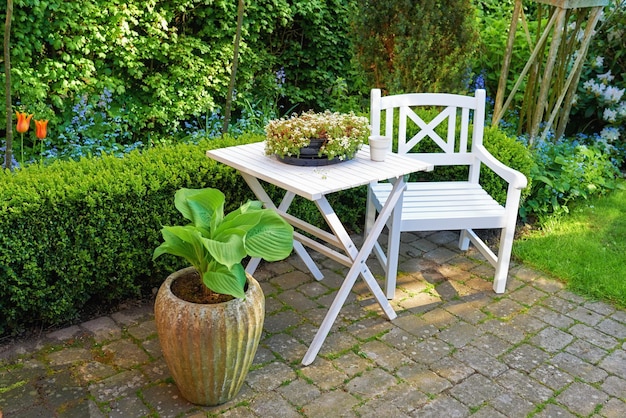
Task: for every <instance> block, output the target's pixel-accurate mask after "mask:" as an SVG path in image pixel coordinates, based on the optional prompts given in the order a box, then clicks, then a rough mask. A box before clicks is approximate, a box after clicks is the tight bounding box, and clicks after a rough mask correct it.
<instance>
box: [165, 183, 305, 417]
mask: <svg viewBox="0 0 626 418" xmlns="http://www.w3.org/2000/svg"><path fill="white" fill-rule="evenodd" d="M174 203H175V206H176V208H177V209H178V210H179V211H180V212H181V213H182V215H183V216H184V217H185V218H186V219H187V220H189V221H190V222H189V223H187V224H186V225H181V226H164V227H163V228H162V230H161V233H162V235H163V240H164V242H163V243H162V244H161V245H160V246H159V247H157V248H156V249H155V250H154V255H153V258H157V257H159V256H161V255H162V254H172V255H175V256H180V257H183V258H185V259H186V260H187V261H188V262H189V263H190V264H191V266H192V267H188V268H185V269H182V270H179V271H177V272H175V273H173V274H171V275H170V276H169V277H168V278H167V279H166V280H165V281H164V283H163V284H162V285H161V287H160V288H159V291H158V293H157V297H156V300H155V307H154V311H155V322H156V327H157V333H158V336H159V342H160V344H161V349H162V351H163V357H164V358H165V362H166V364H167V366H168V368H169V370H170V373H171V374H172V377H173V379H174V381H175V382H176V385H177V386H178V388H179V390H180V392H181V394H182V395H183V397H185V398H186V399H187V400H188V401H190V402H192V403H195V404H199V405H218V404H221V403H224V402H227V401H228V400H230V399H232V398H233V397H234V396H235V395H237V393H238V392H239V390H240V389H241V386H242V385H243V382H244V379H245V377H246V375H247V373H248V370H249V368H250V365H251V364H252V360H253V359H254V355H255V353H256V349H257V347H258V344H259V340H260V338H261V332H262V329H263V321H264V317H265V299H264V296H263V292H262V290H261V287H260V286H259V283H258V282H257V281H256V280H255V279H254V278H253V277H252V276H250V275H247V274H246V272H245V270H244V268H243V265H242V263H241V262H242V260H243V259H244V258H245V257H246V256H250V257H260V258H263V259H264V260H267V261H276V260H281V259H283V258H286V257H287V256H288V255H289V254H290V253H291V250H292V248H293V228H292V227H291V225H289V224H288V223H287V222H286V221H285V220H284V219H283V218H281V217H280V216H279V215H278V214H277V213H276V212H274V211H273V210H271V209H264V208H263V207H262V204H261V202H258V201H249V202H247V203H245V204H244V205H242V206H241V207H240V208H238V209H237V210H235V211H232V212H230V213H229V214H227V215H224V203H225V197H224V194H223V193H222V192H221V191H219V190H216V189H211V188H206V189H180V190H178V191H177V192H176V194H175V198H174Z"/></svg>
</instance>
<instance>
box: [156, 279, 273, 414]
mask: <svg viewBox="0 0 626 418" xmlns="http://www.w3.org/2000/svg"><path fill="white" fill-rule="evenodd" d="M187 274H197V272H196V270H195V269H194V268H193V267H189V268H186V269H183V270H179V271H177V272H175V273H173V274H171V275H170V276H168V278H167V279H166V280H165V281H164V282H163V284H162V285H161V288H160V289H159V292H158V293H157V297H156V301H155V306H154V311H155V321H156V327H157V333H158V335H159V341H160V343H161V349H162V351H163V357H164V358H165V362H166V363H167V367H168V368H169V370H170V373H171V374H172V378H173V379H174V381H175V382H176V386H178V389H179V390H180V392H181V394H182V395H183V397H184V398H185V399H187V400H188V401H189V402H191V403H194V404H198V405H218V404H221V403H224V402H227V401H229V400H231V399H232V398H234V397H235V396H236V395H237V393H238V392H239V390H240V389H241V386H242V385H243V382H244V380H245V378H246V375H247V374H248V370H249V369H250V365H251V364H252V361H253V360H254V355H255V354H256V350H257V347H258V345H259V340H260V338H261V332H262V331H263V321H264V318H265V298H264V296H263V291H262V290H261V286H260V285H259V283H258V282H257V281H256V280H255V279H254V278H253V277H252V276H250V275H248V289H247V291H246V299H245V300H241V299H233V300H231V301H229V302H224V303H218V304H213V305H211V304H196V303H190V302H187V301H184V300H182V299H180V298H178V297H177V296H175V295H174V294H173V293H172V291H171V289H170V287H171V285H172V283H173V282H174V281H175V280H176V279H177V278H179V277H181V276H184V275H187Z"/></svg>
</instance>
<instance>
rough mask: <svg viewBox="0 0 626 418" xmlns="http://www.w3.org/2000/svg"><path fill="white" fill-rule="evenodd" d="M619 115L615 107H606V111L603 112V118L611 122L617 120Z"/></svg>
mask: <svg viewBox="0 0 626 418" xmlns="http://www.w3.org/2000/svg"><path fill="white" fill-rule="evenodd" d="M616 117H617V112H616V111H615V110H613V109H604V113H602V119H604V120H605V121H607V122H609V123H613V122H615V120H616Z"/></svg>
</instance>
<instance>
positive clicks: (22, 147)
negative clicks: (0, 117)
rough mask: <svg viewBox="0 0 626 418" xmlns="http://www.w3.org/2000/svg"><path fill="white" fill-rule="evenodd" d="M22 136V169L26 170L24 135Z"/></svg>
mask: <svg viewBox="0 0 626 418" xmlns="http://www.w3.org/2000/svg"><path fill="white" fill-rule="evenodd" d="M21 135H22V141H21V144H22V146H21V147H20V151H21V152H22V168H24V134H21Z"/></svg>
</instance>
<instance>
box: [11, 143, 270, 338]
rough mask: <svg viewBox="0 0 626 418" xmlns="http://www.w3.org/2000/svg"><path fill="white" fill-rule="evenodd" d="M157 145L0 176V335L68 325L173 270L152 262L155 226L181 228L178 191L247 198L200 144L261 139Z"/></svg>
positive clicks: (169, 262)
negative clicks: (176, 199)
mask: <svg viewBox="0 0 626 418" xmlns="http://www.w3.org/2000/svg"><path fill="white" fill-rule="evenodd" d="M262 139H263V138H262V137H259V136H247V137H241V138H238V139H237V141H236V142H235V140H234V139H220V140H213V141H210V142H202V143H200V144H198V145H188V144H181V145H176V146H170V147H164V146H159V147H155V148H151V149H148V150H145V151H143V152H141V153H140V152H132V153H130V154H128V155H126V156H125V157H124V158H115V157H112V156H106V157H103V158H97V159H83V160H81V161H78V162H70V161H57V162H55V163H53V164H52V165H50V166H46V167H42V166H37V165H34V166H30V167H28V168H26V169H24V170H21V171H19V172H13V173H12V172H9V171H8V170H6V171H2V172H0V176H1V177H2V180H0V281H1V283H2V284H1V285H0V312H2V315H0V334H3V333H6V332H13V333H15V332H19V331H20V329H22V328H23V327H25V326H30V325H34V324H45V325H54V324H60V323H66V322H68V321H71V320H72V319H73V318H75V317H76V315H77V314H78V313H79V311H80V310H81V309H83V308H84V307H85V305H86V304H102V303H109V302H114V301H119V300H121V299H123V298H128V297H136V296H137V295H138V294H139V293H140V291H141V290H142V289H145V288H147V289H149V288H151V287H153V286H156V285H159V284H160V282H161V281H162V280H163V278H164V277H166V276H167V274H168V272H170V271H172V269H173V268H178V267H180V266H181V261H179V260H177V259H175V258H174V257H171V258H168V257H164V258H163V260H157V262H152V251H153V250H154V248H155V247H156V246H158V245H159V243H160V241H161V236H160V229H161V226H162V225H173V224H180V223H181V221H183V219H182V218H181V216H180V214H179V213H178V211H176V209H175V208H174V193H175V192H176V190H178V189H179V188H181V187H190V188H202V187H215V188H219V189H221V190H224V191H225V193H226V194H227V197H228V200H227V202H228V204H229V206H230V207H229V208H227V210H232V209H234V208H236V207H238V205H239V204H241V203H243V202H245V201H246V200H248V199H249V198H254V196H253V195H252V193H251V192H250V191H249V188H248V187H246V186H245V183H244V182H243V180H242V179H241V177H240V176H239V175H237V174H236V172H235V171H234V170H232V169H230V168H229V167H226V166H224V165H223V164H218V163H217V162H215V161H213V160H211V159H209V158H207V157H206V156H205V152H206V150H207V149H208V148H216V147H222V146H229V145H235V143H243V142H254V141H259V140H262Z"/></svg>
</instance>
